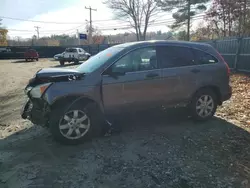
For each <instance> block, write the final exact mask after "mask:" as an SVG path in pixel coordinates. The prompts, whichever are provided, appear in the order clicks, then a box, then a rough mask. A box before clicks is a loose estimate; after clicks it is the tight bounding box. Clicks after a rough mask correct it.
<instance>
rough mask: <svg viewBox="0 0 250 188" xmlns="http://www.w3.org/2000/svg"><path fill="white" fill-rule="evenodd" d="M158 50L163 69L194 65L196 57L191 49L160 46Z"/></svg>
mask: <svg viewBox="0 0 250 188" xmlns="http://www.w3.org/2000/svg"><path fill="white" fill-rule="evenodd" d="M157 50H158V57H159V62H160V65H161V68H173V67H183V66H191V65H194V55H193V52H192V50H191V49H190V48H187V47H179V46H159V47H158V49H157Z"/></svg>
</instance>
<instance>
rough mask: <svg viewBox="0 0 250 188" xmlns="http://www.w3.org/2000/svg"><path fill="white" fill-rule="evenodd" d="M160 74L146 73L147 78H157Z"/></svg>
mask: <svg viewBox="0 0 250 188" xmlns="http://www.w3.org/2000/svg"><path fill="white" fill-rule="evenodd" d="M158 76H159V74H157V73H149V74H147V75H146V78H155V77H158Z"/></svg>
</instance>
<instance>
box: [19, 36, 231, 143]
mask: <svg viewBox="0 0 250 188" xmlns="http://www.w3.org/2000/svg"><path fill="white" fill-rule="evenodd" d="M25 93H26V94H27V96H28V100H27V102H26V103H25V105H24V107H23V109H22V113H21V115H22V117H23V118H24V119H29V120H31V121H32V122H33V123H34V124H38V125H44V126H48V127H49V129H50V131H51V133H52V135H53V136H54V138H55V139H56V140H57V141H60V142H62V143H66V144H77V143H80V142H82V141H83V140H85V139H88V138H91V137H93V136H94V135H97V134H99V133H100V131H101V130H102V128H103V127H102V126H103V122H104V121H105V120H107V117H109V115H111V114H121V113H123V112H125V111H138V110H142V109H145V108H151V107H157V106H162V105H164V106H173V105H174V106H175V105H182V106H183V105H184V106H186V107H187V108H189V109H190V110H189V111H190V112H191V114H192V116H193V117H194V118H195V119H197V120H207V119H209V118H211V117H212V116H213V115H214V113H215V111H216V108H217V106H218V105H222V103H223V101H225V100H228V99H229V98H230V97H231V94H232V90H231V87H230V85H229V68H228V66H227V63H226V62H225V61H224V59H223V58H222V56H221V55H220V54H219V53H218V52H217V51H216V50H215V49H214V48H213V47H212V46H210V45H208V44H203V43H192V42H177V41H173V42H171V41H144V42H135V43H125V44H121V45H117V46H113V47H111V48H108V49H106V50H104V51H102V52H100V53H98V54H97V55H95V56H93V57H92V58H90V59H89V60H87V61H86V62H85V63H83V64H81V65H80V66H79V67H77V68H76V69H63V68H45V69H42V70H39V71H38V72H37V73H36V75H35V76H34V77H33V78H32V79H31V80H30V81H29V83H28V85H27V86H26V88H25Z"/></svg>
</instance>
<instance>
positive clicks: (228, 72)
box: [217, 51, 230, 76]
mask: <svg viewBox="0 0 250 188" xmlns="http://www.w3.org/2000/svg"><path fill="white" fill-rule="evenodd" d="M217 54H218V56H219V57H220V59H221V60H222V61H223V63H224V64H225V65H226V67H227V75H228V76H229V75H230V68H229V66H228V64H227V62H226V61H225V59H224V58H223V56H222V55H221V54H220V53H219V52H218V51H217Z"/></svg>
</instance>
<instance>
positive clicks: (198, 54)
mask: <svg viewBox="0 0 250 188" xmlns="http://www.w3.org/2000/svg"><path fill="white" fill-rule="evenodd" d="M194 54H195V63H196V64H198V65H205V64H214V63H217V62H218V60H217V59H216V58H215V57H214V56H212V55H210V54H208V53H206V52H203V51H201V50H196V49H194Z"/></svg>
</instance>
